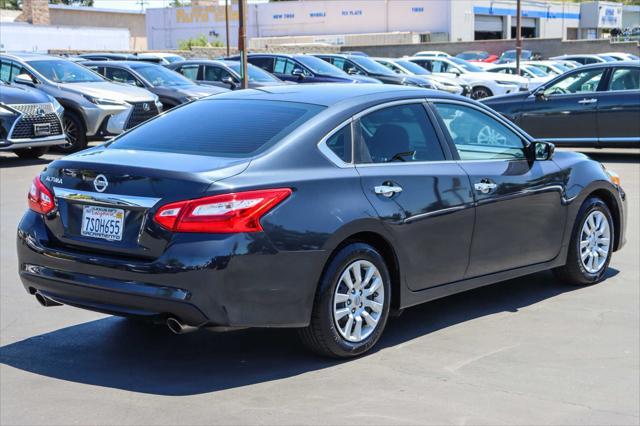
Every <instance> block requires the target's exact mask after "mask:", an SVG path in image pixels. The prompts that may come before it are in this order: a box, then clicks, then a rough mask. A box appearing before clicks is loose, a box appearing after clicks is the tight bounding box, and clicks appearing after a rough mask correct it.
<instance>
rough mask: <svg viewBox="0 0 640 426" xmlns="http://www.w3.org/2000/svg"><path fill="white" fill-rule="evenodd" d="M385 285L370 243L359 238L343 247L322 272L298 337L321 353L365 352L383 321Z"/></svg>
mask: <svg viewBox="0 0 640 426" xmlns="http://www.w3.org/2000/svg"><path fill="white" fill-rule="evenodd" d="M390 286H391V284H390V277H389V271H388V269H387V265H386V264H385V261H384V259H383V258H382V256H381V255H380V254H379V253H378V252H377V251H376V249H375V248H373V247H372V246H370V245H368V244H364V243H352V244H349V245H347V246H345V247H343V248H342V249H341V250H340V251H339V252H338V253H337V254H336V255H335V256H334V257H333V258H332V259H331V260H330V261H329V264H328V265H327V268H326V270H325V272H324V274H323V276H322V279H321V281H320V285H319V287H318V292H317V294H316V298H315V303H314V306H313V313H312V315H311V322H310V324H309V326H308V327H306V328H304V329H301V330H300V336H301V338H302V341H303V342H304V343H305V345H306V346H307V347H309V348H310V349H311V350H313V351H314V352H316V353H318V354H320V355H324V356H330V357H336V358H348V357H353V356H357V355H360V354H363V353H365V352H366V351H368V350H369V349H371V347H373V345H375V344H376V342H377V341H378V339H379V338H380V336H381V334H382V331H383V330H384V327H385V325H386V322H387V318H388V316H389V306H390V301H391V287H390Z"/></svg>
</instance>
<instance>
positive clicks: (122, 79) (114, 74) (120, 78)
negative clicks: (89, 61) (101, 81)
mask: <svg viewBox="0 0 640 426" xmlns="http://www.w3.org/2000/svg"><path fill="white" fill-rule="evenodd" d="M104 75H105V77H107V78H108V79H109V80H111V81H115V82H116V83H124V84H130V85H132V86H138V87H143V85H142V83H140V82H139V81H138V79H137V78H135V76H134V75H133V74H131V73H130V72H129V71H127V70H123V69H122V68H110V67H106V68H105V72H104Z"/></svg>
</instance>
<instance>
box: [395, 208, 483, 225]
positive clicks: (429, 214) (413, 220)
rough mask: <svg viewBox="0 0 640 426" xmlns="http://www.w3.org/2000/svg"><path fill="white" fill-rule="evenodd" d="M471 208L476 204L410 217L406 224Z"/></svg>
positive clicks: (405, 221)
mask: <svg viewBox="0 0 640 426" xmlns="http://www.w3.org/2000/svg"><path fill="white" fill-rule="evenodd" d="M470 207H475V204H474V203H471V204H461V205H459V206H454V207H447V208H444V209H440V210H434V211H432V212H427V213H421V214H416V215H413V216H410V217H408V218H406V219H405V220H404V223H411V222H415V221H416V220H420V219H426V218H428V217H434V216H441V215H443V214H447V213H453V212H456V211H459V210H465V209H468V208H470Z"/></svg>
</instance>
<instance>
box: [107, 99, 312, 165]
mask: <svg viewBox="0 0 640 426" xmlns="http://www.w3.org/2000/svg"><path fill="white" fill-rule="evenodd" d="M323 109H324V107H322V106H319V105H310V104H303V103H295V102H280V101H252V100H226V99H219V100H202V101H198V102H194V103H192V104H190V105H186V106H184V107H181V108H177V109H175V110H174V111H171V112H169V113H168V114H166V115H163V116H160V117H158V118H156V119H154V120H152V121H149V122H148V123H146V124H144V125H142V126H140V127H137V128H135V129H133V130H131V131H130V132H128V133H126V134H124V135H122V136H121V137H120V138H117V139H116V140H114V141H113V142H112V143H111V144H109V148H115V149H134V150H143V151H159V152H175V153H179V154H195V155H209V156H215V157H250V156H252V155H254V154H256V153H257V152H259V151H261V150H264V149H266V148H268V147H269V146H271V145H273V144H275V143H277V142H278V141H280V140H281V139H283V138H284V137H285V136H287V135H288V134H289V133H290V132H291V131H293V130H294V129H295V128H297V127H298V126H300V125H301V124H303V123H304V122H306V121H307V120H309V119H310V118H311V117H313V116H314V115H316V114H318V113H319V112H320V111H322V110H323Z"/></svg>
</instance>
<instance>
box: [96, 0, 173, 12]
mask: <svg viewBox="0 0 640 426" xmlns="http://www.w3.org/2000/svg"><path fill="white" fill-rule="evenodd" d="M93 5H94V6H95V7H99V8H101V9H128V10H140V0H94V3H93ZM168 5H169V0H144V7H145V8H147V7H166V6H168Z"/></svg>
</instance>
